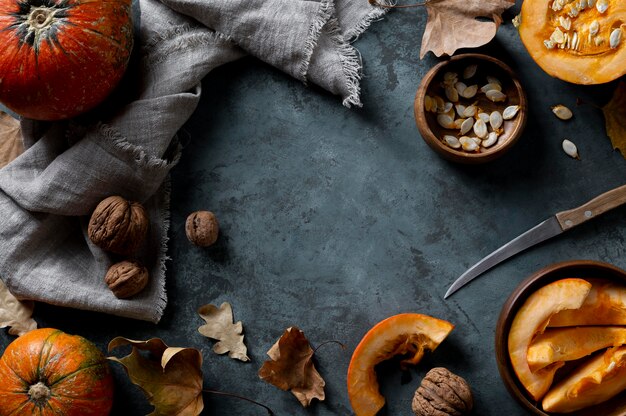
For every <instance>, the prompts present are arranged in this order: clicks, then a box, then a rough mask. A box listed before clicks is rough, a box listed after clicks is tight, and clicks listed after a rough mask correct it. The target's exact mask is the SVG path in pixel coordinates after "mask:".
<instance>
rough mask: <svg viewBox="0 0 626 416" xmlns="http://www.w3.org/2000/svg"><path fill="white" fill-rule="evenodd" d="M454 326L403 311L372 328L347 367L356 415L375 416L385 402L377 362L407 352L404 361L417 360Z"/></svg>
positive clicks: (436, 344) (413, 363)
mask: <svg viewBox="0 0 626 416" xmlns="http://www.w3.org/2000/svg"><path fill="white" fill-rule="evenodd" d="M453 328H454V325H452V324H451V323H450V322H448V321H444V320H442V319H437V318H433V317H431V316H428V315H422V314H419V313H402V314H399V315H394V316H392V317H390V318H387V319H385V320H383V321H381V322H379V323H378V324H376V325H375V326H374V327H373V328H372V329H370V330H369V331H368V332H367V333H366V334H365V336H364V337H363V339H362V340H361V342H360V343H359V345H358V346H357V347H356V349H355V350H354V353H353V354H352V359H351V360H350V366H349V367H348V396H349V398H350V404H351V405H352V410H354V413H355V415H356V416H374V415H376V414H377V413H378V411H379V410H380V409H382V408H383V406H384V405H385V398H384V397H383V396H382V395H381V394H380V391H379V389H378V381H377V379H376V370H375V368H374V367H375V366H376V365H377V364H379V363H381V362H383V361H385V360H387V359H389V358H392V357H393V356H395V355H408V357H409V358H407V359H406V360H404V361H403V362H402V364H412V365H415V364H417V363H418V362H419V361H420V360H421V359H422V357H423V356H424V352H425V351H426V350H430V351H434V350H435V348H437V346H439V344H440V343H441V342H442V341H443V340H444V339H445V338H446V337H447V336H448V334H449V333H450V331H452V329H453Z"/></svg>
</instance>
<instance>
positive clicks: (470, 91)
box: [461, 85, 478, 98]
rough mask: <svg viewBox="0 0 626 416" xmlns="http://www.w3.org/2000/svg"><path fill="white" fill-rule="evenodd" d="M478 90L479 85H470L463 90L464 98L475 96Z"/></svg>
mask: <svg viewBox="0 0 626 416" xmlns="http://www.w3.org/2000/svg"><path fill="white" fill-rule="evenodd" d="M476 92H478V85H470V86H469V87H467V88H465V89H464V90H463V92H462V93H461V96H462V97H463V98H474V96H475V95H476Z"/></svg>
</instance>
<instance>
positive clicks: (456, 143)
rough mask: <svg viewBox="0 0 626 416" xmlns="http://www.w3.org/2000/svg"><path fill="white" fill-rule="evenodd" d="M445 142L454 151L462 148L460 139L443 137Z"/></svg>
mask: <svg viewBox="0 0 626 416" xmlns="http://www.w3.org/2000/svg"><path fill="white" fill-rule="evenodd" d="M443 142H444V143H445V144H447V145H448V146H450V147H451V148H453V149H459V148H460V147H461V143H460V142H459V139H457V138H456V137H454V136H449V135H446V136H443Z"/></svg>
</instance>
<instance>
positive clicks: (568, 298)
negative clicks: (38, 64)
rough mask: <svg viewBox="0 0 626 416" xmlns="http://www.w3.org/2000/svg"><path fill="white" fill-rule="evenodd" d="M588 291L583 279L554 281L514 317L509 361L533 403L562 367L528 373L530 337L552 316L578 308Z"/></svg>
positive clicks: (548, 367) (540, 290)
mask: <svg viewBox="0 0 626 416" xmlns="http://www.w3.org/2000/svg"><path fill="white" fill-rule="evenodd" d="M590 290H591V283H589V282H587V281H585V280H583V279H562V280H557V281H556V282H553V283H550V284H548V285H546V286H543V287H542V288H540V289H538V290H537V291H536V292H534V293H532V294H531V295H530V296H529V297H528V299H526V301H525V302H524V304H523V305H522V307H521V308H520V309H519V311H518V312H517V313H516V314H515V317H514V318H513V323H512V324H511V329H510V330H509V338H508V347H509V357H510V358H511V365H512V366H513V370H515V374H516V375H517V378H518V379H519V381H520V382H521V383H522V385H523V386H524V388H525V389H526V390H527V391H528V393H530V395H531V396H532V397H533V399H535V400H540V399H541V398H542V397H543V395H544V394H545V393H546V392H547V391H548V389H549V388H550V385H551V384H552V380H553V379H554V373H555V372H556V370H558V369H559V368H560V367H561V366H562V365H563V362H562V361H559V362H555V363H553V364H551V365H549V366H547V367H544V368H542V369H541V370H538V371H537V372H532V370H531V369H530V367H529V365H528V360H527V355H528V347H529V345H530V343H531V341H532V339H533V337H534V336H535V335H537V334H540V333H542V332H543V330H544V329H545V327H546V325H547V323H548V320H549V319H550V317H551V316H552V315H553V314H555V313H557V312H559V311H561V310H564V309H575V308H579V307H580V305H582V303H583V301H584V300H585V298H586V297H587V294H588V293H589V291H590Z"/></svg>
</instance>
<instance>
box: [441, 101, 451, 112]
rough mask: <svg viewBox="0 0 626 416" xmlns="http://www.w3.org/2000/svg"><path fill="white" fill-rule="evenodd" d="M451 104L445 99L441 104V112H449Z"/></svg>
mask: <svg viewBox="0 0 626 416" xmlns="http://www.w3.org/2000/svg"><path fill="white" fill-rule="evenodd" d="M452 106H453V104H452V103H451V102H449V101H447V102H446V103H445V104H444V105H443V112H444V113H449V112H450V110H452Z"/></svg>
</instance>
